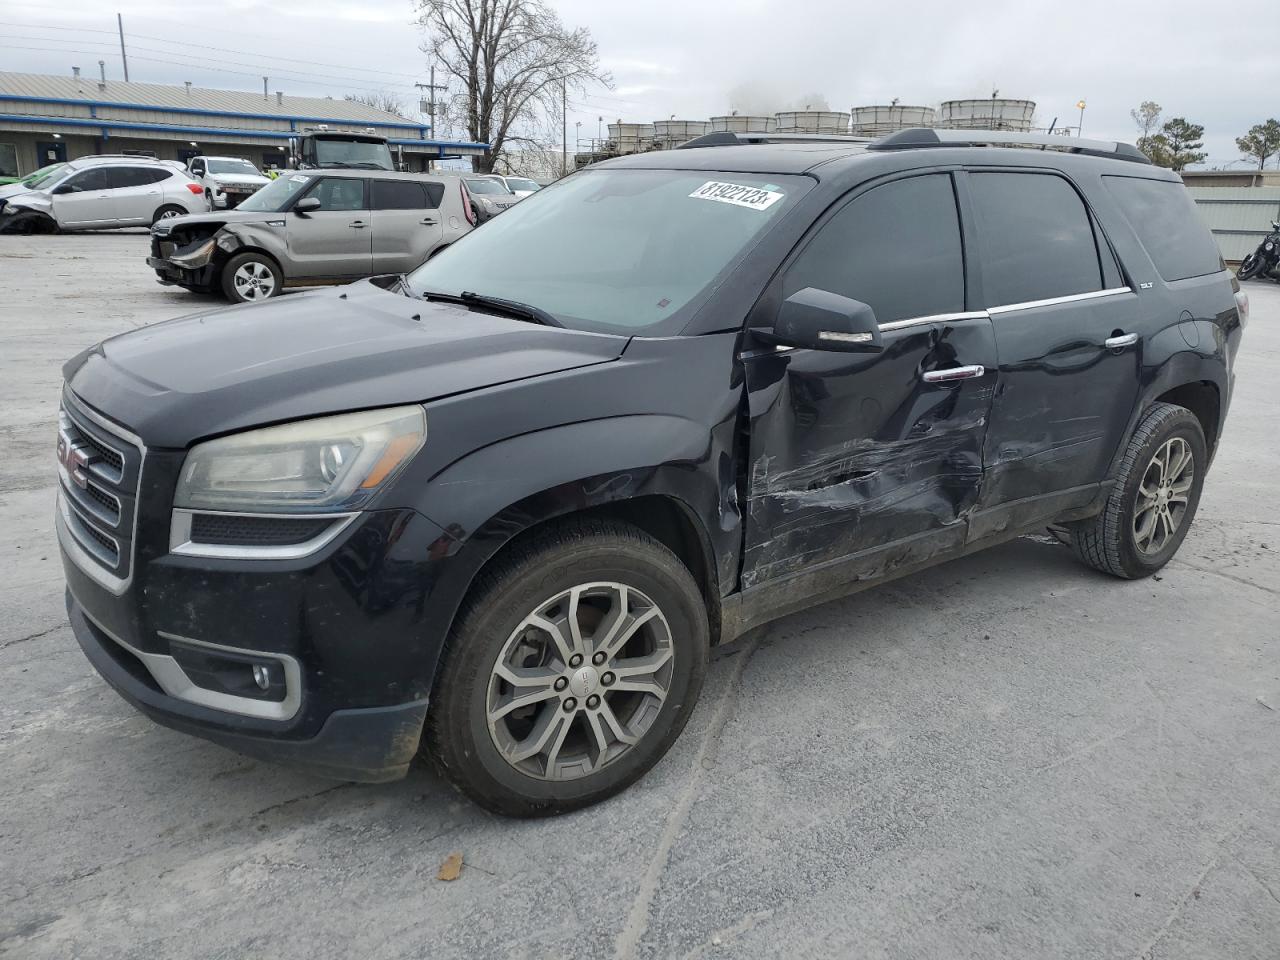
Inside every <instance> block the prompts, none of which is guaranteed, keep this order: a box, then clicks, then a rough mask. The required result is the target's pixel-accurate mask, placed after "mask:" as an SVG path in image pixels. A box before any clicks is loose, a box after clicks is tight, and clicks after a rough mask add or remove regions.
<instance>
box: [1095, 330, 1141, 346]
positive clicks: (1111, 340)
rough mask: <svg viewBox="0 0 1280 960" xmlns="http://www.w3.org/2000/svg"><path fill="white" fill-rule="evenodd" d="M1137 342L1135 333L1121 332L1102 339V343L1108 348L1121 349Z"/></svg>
mask: <svg viewBox="0 0 1280 960" xmlns="http://www.w3.org/2000/svg"><path fill="white" fill-rule="evenodd" d="M1137 342H1138V335H1137V334H1136V333H1123V334H1121V335H1119V336H1117V337H1107V339H1105V340H1103V341H1102V345H1103V346H1104V347H1106V348H1107V349H1108V350H1123V349H1124V348H1125V347H1132V346H1133V345H1134V344H1135V343H1137Z"/></svg>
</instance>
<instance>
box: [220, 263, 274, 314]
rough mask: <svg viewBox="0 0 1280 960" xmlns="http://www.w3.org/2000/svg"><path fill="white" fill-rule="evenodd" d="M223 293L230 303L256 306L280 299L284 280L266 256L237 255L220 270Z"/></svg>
mask: <svg viewBox="0 0 1280 960" xmlns="http://www.w3.org/2000/svg"><path fill="white" fill-rule="evenodd" d="M221 282H222V293H223V295H224V296H225V297H226V298H227V299H228V300H230V301H231V302H232V303H258V302H259V301H261V300H269V299H270V298H272V297H277V296H279V295H280V290H281V288H282V287H283V286H284V277H283V276H282V275H281V273H280V268H279V267H278V266H276V262H275V261H274V260H272V259H271V258H270V257H268V256H267V255H266V254H265V253H252V252H250V253H238V254H236V255H235V256H234V257H232V258H231V259H230V260H228V261H227V262H226V263H225V264H223V266H222V281H221Z"/></svg>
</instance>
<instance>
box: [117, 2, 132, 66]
mask: <svg viewBox="0 0 1280 960" xmlns="http://www.w3.org/2000/svg"><path fill="white" fill-rule="evenodd" d="M116 27H117V28H119V30H120V62H121V63H122V64H124V82H125V83H128V82H129V58H128V57H126V56H125V55H124V17H122V16H120V14H118V13H117V14H116Z"/></svg>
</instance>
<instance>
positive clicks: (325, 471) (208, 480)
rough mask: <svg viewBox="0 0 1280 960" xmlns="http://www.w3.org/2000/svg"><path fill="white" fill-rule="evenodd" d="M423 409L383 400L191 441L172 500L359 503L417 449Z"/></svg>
mask: <svg viewBox="0 0 1280 960" xmlns="http://www.w3.org/2000/svg"><path fill="white" fill-rule="evenodd" d="M426 438H427V415H426V412H425V411H424V410H423V409H422V408H421V407H419V406H406V407H390V408H387V409H383V410H367V411H364V412H361V413H345V414H340V415H338V416H334V417H321V418H318V419H315V420H300V421H297V422H295V423H285V424H281V425H280V426H275V427H264V428H262V429H260V430H249V431H246V432H245V433H237V434H232V435H231V436H227V437H220V438H218V439H217V440H210V441H208V442H207V443H201V444H198V445H197V446H195V447H193V448H192V450H191V452H190V453H189V454H187V459H186V462H185V463H184V464H183V465H182V475H181V477H180V478H179V480H178V490H177V494H176V496H175V498H174V506H175V507H179V508H185V509H189V510H238V511H254V512H262V513H311V512H331V511H336V510H343V509H351V508H355V507H359V506H360V505H361V504H363V503H365V502H366V501H367V500H368V499H369V498H370V497H372V496H373V494H374V493H376V492H377V491H378V490H379V489H381V488H382V487H384V486H385V485H386V483H387V482H388V481H389V480H390V479H391V478H392V477H394V476H395V475H396V473H397V472H398V471H399V470H400V468H401V467H403V466H404V465H405V464H406V463H408V462H409V460H410V459H411V458H412V457H413V455H414V454H415V453H417V452H418V451H419V450H420V449H422V444H423V443H424V442H425V441H426Z"/></svg>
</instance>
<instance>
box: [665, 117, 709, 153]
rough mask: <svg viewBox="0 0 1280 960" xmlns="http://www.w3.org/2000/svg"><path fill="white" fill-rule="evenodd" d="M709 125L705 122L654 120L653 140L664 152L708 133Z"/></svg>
mask: <svg viewBox="0 0 1280 960" xmlns="http://www.w3.org/2000/svg"><path fill="white" fill-rule="evenodd" d="M710 130H711V124H710V123H709V122H708V121H706V120H655V121H653V135H654V139H655V140H657V141H658V145H659V146H660V147H662V149H664V150H670V149H671V148H672V147H678V146H680V144H682V143H686V142H688V141H689V140H692V139H693V138H694V137H701V136H702V135H703V134H706V133H709V132H710Z"/></svg>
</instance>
